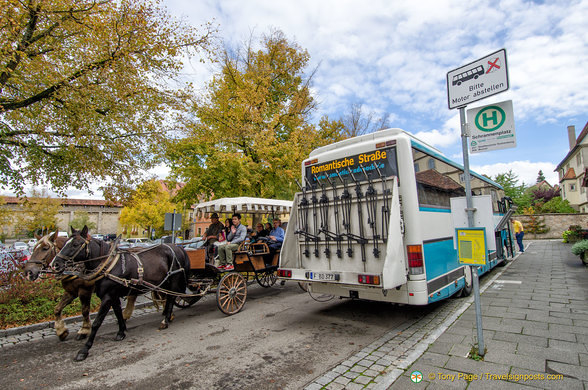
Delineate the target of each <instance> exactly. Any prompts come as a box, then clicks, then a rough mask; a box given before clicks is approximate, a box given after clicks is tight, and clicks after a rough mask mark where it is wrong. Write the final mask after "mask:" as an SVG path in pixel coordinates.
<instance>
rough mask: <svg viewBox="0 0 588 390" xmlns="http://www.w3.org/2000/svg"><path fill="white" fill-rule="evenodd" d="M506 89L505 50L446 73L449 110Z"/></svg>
mask: <svg viewBox="0 0 588 390" xmlns="http://www.w3.org/2000/svg"><path fill="white" fill-rule="evenodd" d="M507 89H508V71H507V67H506V49H501V50H498V51H497V52H495V53H492V54H490V55H488V56H486V57H484V58H481V59H479V60H477V61H474V62H472V63H470V64H467V65H464V66H462V67H460V68H457V69H454V70H452V71H450V72H448V73H447V102H448V104H449V109H452V108H456V107H463V106H466V105H468V104H469V103H473V102H475V101H478V100H480V99H484V98H487V97H488V96H492V95H496V94H497V93H500V92H504V91H506V90H507Z"/></svg>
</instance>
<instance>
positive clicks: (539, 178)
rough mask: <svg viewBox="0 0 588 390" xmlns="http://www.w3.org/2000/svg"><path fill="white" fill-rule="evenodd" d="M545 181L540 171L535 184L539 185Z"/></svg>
mask: <svg viewBox="0 0 588 390" xmlns="http://www.w3.org/2000/svg"><path fill="white" fill-rule="evenodd" d="M543 180H545V176H544V175H543V171H542V170H541V169H540V170H539V173H538V174H537V183H541V182H542V181H543Z"/></svg>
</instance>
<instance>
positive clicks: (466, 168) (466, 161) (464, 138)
mask: <svg viewBox="0 0 588 390" xmlns="http://www.w3.org/2000/svg"><path fill="white" fill-rule="evenodd" d="M459 121H460V122H461V148H462V152H463V174H464V181H465V191H466V213H467V215H468V227H475V226H474V211H476V209H474V207H473V201H472V186H471V182H470V158H469V155H468V131H467V123H466V116H465V106H464V107H460V108H459ZM472 283H473V285H474V286H473V287H474V306H475V307H476V328H477V329H478V355H480V356H484V350H485V349H486V348H484V332H483V331H482V307H481V305H480V281H479V280H478V267H476V266H472Z"/></svg>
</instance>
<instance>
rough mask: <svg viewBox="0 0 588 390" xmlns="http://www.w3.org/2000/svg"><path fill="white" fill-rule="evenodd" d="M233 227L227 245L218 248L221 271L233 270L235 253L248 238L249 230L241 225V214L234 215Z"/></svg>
mask: <svg viewBox="0 0 588 390" xmlns="http://www.w3.org/2000/svg"><path fill="white" fill-rule="evenodd" d="M232 220H233V226H231V232H230V233H229V235H228V236H227V244H226V245H221V246H219V247H218V259H219V263H220V264H219V267H218V268H220V269H224V270H226V271H232V270H233V252H235V251H236V250H237V249H238V248H239V244H241V243H242V242H243V241H245V237H246V236H247V228H246V227H245V226H244V225H241V214H239V213H235V214H233V218H232Z"/></svg>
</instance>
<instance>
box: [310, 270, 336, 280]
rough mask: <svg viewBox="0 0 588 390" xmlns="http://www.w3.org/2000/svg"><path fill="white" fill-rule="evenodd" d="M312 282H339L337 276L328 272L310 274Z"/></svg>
mask: <svg viewBox="0 0 588 390" xmlns="http://www.w3.org/2000/svg"><path fill="white" fill-rule="evenodd" d="M310 276H311V279H312V280H326V281H329V280H332V281H337V282H338V281H339V277H340V276H339V274H332V273H328V272H311V274H310Z"/></svg>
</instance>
